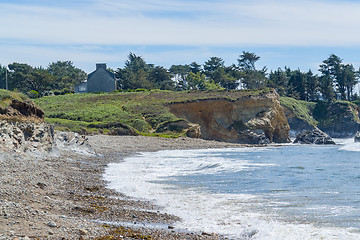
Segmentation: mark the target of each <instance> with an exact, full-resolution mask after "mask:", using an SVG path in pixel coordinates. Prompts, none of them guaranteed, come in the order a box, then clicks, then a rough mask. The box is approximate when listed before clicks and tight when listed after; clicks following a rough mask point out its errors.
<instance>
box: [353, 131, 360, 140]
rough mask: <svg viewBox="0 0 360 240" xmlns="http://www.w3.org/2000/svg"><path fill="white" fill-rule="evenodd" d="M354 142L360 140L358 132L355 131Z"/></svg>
mask: <svg viewBox="0 0 360 240" xmlns="http://www.w3.org/2000/svg"><path fill="white" fill-rule="evenodd" d="M354 141H355V142H360V132H357V133H356V134H355V137H354Z"/></svg>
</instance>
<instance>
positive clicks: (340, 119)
mask: <svg viewBox="0 0 360 240" xmlns="http://www.w3.org/2000/svg"><path fill="white" fill-rule="evenodd" d="M315 112H318V113H319V112H323V114H320V115H321V116H320V117H318V118H317V119H316V120H318V121H319V123H318V125H317V126H318V127H319V128H320V129H321V130H322V131H324V132H326V133H327V134H328V135H329V136H330V137H333V138H348V137H353V136H354V135H355V134H356V132H357V131H358V130H359V129H360V120H359V111H358V108H357V106H356V105H355V104H353V103H350V102H346V101H336V102H330V103H329V102H326V103H325V102H324V103H318V104H317V107H316V108H315V109H314V113H315Z"/></svg>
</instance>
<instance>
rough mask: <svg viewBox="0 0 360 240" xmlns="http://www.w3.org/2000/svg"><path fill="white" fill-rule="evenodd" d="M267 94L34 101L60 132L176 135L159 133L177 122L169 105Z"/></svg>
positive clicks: (163, 93)
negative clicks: (164, 125) (165, 125)
mask: <svg viewBox="0 0 360 240" xmlns="http://www.w3.org/2000/svg"><path fill="white" fill-rule="evenodd" d="M269 91H272V90H271V89H264V90H253V91H202V92H201V91H191V92H173V91H160V90H152V91H140V92H115V93H101V94H92V93H86V94H68V95H61V96H47V97H42V98H39V99H36V100H35V102H36V103H37V104H38V105H39V106H40V107H41V108H42V109H43V110H44V111H45V118H46V120H47V121H48V122H50V123H53V124H55V127H56V128H57V129H59V130H65V131H66V130H71V131H75V132H82V133H85V132H86V133H108V134H122V133H124V134H134V135H136V134H143V135H161V136H167V135H168V136H179V135H181V134H182V133H181V132H177V133H174V132H161V126H162V125H163V124H164V123H168V122H172V121H177V120H179V119H178V118H177V117H175V116H174V115H173V114H171V113H170V112H169V110H168V108H167V106H168V105H169V104H171V103H172V102H186V101H193V100H201V99H210V98H211V99H214V98H222V99H231V100H235V99H238V98H239V97H242V96H247V95H259V94H263V93H266V92H269ZM159 132H160V133H159Z"/></svg>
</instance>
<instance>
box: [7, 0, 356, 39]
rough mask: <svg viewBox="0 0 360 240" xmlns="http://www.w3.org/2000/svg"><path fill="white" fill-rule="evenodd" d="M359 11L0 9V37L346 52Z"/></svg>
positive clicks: (248, 4)
mask: <svg viewBox="0 0 360 240" xmlns="http://www.w3.org/2000/svg"><path fill="white" fill-rule="evenodd" d="M169 11H170V12H171V13H173V17H171V16H169V15H166V14H165V13H167V12H169ZM359 11H360V4H359V3H349V2H347V3H346V2H344V1H339V2H330V3H328V2H325V1H310V0H309V1H221V2H220V1H219V2H212V3H207V4H205V3H204V2H199V1H192V2H190V1H184V2H181V1H162V0H153V1H146V0H142V1H127V2H123V1H121V2H117V1H110V0H104V1H96V2H95V4H93V5H84V7H83V8H78V9H69V8H64V7H63V8H53V7H46V6H31V5H26V6H23V5H22V6H20V5H15V4H14V5H12V4H0V22H2V26H5V27H2V28H0V36H2V38H3V39H4V38H7V39H15V40H19V41H31V42H36V43H48V44H49V43H50V44H52V43H53V44H100V45H123V44H126V45H130V44H133V45H222V46H223V45H238V44H252V45H254V44H260V45H302V46H305V45H349V44H359V42H360V33H359V32H358V31H356V29H357V24H358V22H360V15H359V14H358V12H359ZM153 12H154V13H153ZM152 13H153V14H152ZM182 14H190V16H187V17H182ZM185 16H186V15H185Z"/></svg>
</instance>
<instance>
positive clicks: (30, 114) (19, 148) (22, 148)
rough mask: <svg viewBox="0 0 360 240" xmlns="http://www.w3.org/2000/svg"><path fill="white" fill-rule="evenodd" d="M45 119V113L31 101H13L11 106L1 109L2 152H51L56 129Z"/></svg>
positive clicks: (0, 133)
mask: <svg viewBox="0 0 360 240" xmlns="http://www.w3.org/2000/svg"><path fill="white" fill-rule="evenodd" d="M43 117H44V112H43V111H42V110H41V109H40V108H38V107H37V106H35V105H34V104H33V103H32V102H30V101H19V100H16V99H13V100H12V102H11V103H10V104H9V106H7V107H5V108H0V150H1V151H7V152H28V151H50V150H51V149H52V147H53V142H54V128H53V126H52V125H50V124H47V123H45V122H44V119H43Z"/></svg>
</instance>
